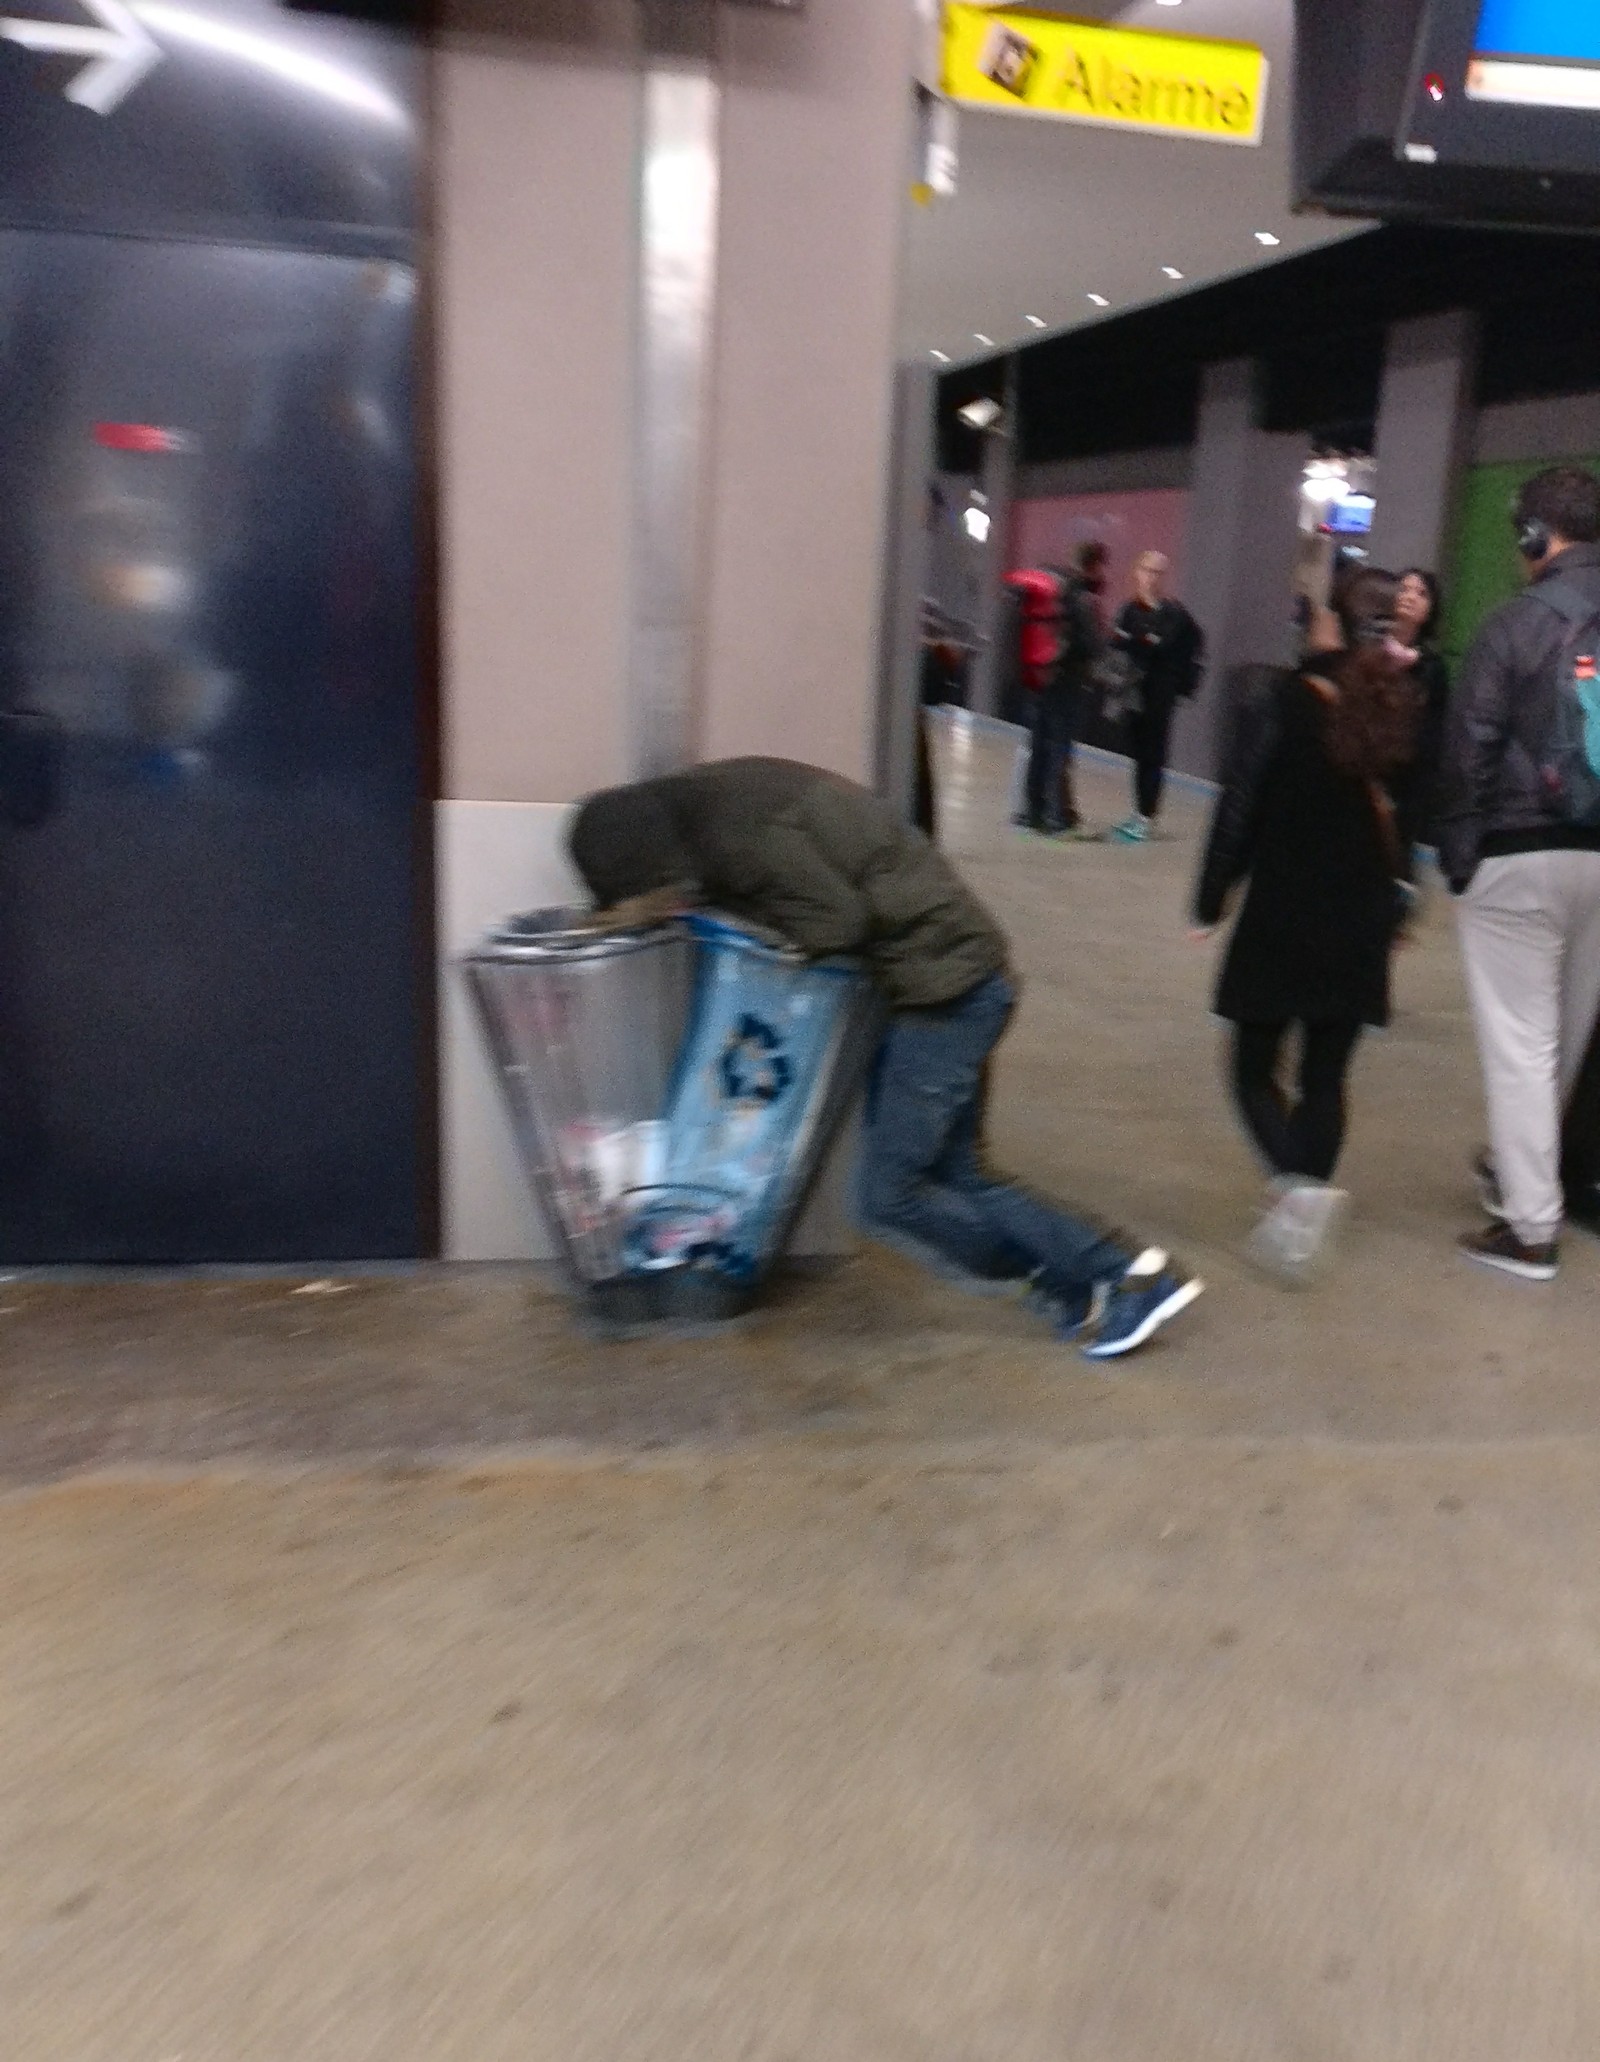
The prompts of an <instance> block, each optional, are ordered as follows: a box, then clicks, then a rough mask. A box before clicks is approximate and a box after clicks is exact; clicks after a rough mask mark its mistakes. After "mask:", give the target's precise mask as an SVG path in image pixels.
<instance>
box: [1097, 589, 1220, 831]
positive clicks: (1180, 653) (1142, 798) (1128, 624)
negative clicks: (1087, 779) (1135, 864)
mask: <svg viewBox="0 0 1600 2062" xmlns="http://www.w3.org/2000/svg"><path fill="white" fill-rule="evenodd" d="M1168 570H1169V566H1168V561H1167V560H1166V558H1165V557H1164V556H1163V555H1162V553H1160V552H1159V551H1145V552H1141V553H1140V555H1139V557H1138V558H1137V559H1136V560H1135V562H1134V568H1133V595H1132V598H1131V599H1130V600H1128V601H1125V602H1124V603H1123V605H1122V607H1121V608H1120V609H1119V610H1118V611H1117V620H1116V624H1115V626H1114V627H1113V629H1112V632H1111V639H1110V642H1111V648H1112V650H1113V651H1120V652H1124V653H1126V655H1127V656H1128V658H1129V659H1130V660H1131V661H1132V662H1133V666H1134V669H1135V672H1136V673H1137V676H1138V679H1137V687H1138V703H1137V706H1136V707H1135V709H1134V711H1133V713H1132V715H1131V716H1130V717H1129V718H1128V743H1129V746H1130V748H1131V750H1132V755H1133V814H1132V815H1131V816H1130V817H1129V818H1128V819H1127V821H1126V822H1125V823H1119V824H1118V825H1117V827H1116V829H1115V831H1113V833H1112V835H1113V837H1117V838H1121V839H1122V840H1123V841H1124V842H1125V843H1127V844H1131V845H1142V844H1143V843H1144V842H1145V840H1146V839H1147V838H1148V837H1149V836H1150V835H1151V833H1152V832H1153V831H1154V829H1155V822H1156V817H1157V816H1158V815H1159V814H1160V811H1161V791H1162V788H1163V786H1164V785H1165V782H1166V775H1167V745H1168V740H1169V738H1170V736H1171V733H1172V715H1173V711H1174V710H1175V709H1176V708H1177V706H1178V704H1179V703H1180V702H1186V701H1188V700H1189V699H1190V697H1191V696H1192V695H1193V694H1194V693H1195V691H1196V689H1197V688H1198V687H1199V685H1200V669H1201V667H1202V665H1203V664H1204V662H1205V651H1206V640H1205V634H1204V632H1203V631H1202V630H1201V628H1200V625H1199V624H1198V623H1197V622H1196V621H1195V619H1194V617H1193V616H1191V615H1190V613H1189V611H1188V610H1187V609H1186V608H1185V607H1184V605H1183V603H1182V602H1181V601H1174V600H1172V598H1171V597H1170V596H1169V595H1168V593H1167V591H1166V581H1167V573H1168Z"/></svg>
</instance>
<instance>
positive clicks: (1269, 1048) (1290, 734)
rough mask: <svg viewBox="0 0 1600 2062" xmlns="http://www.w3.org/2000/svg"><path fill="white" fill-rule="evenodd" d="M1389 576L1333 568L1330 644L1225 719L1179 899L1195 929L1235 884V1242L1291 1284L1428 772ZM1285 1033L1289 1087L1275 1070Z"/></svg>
mask: <svg viewBox="0 0 1600 2062" xmlns="http://www.w3.org/2000/svg"><path fill="white" fill-rule="evenodd" d="M1396 584H1397V583H1396V582H1395V580H1394V577H1393V576H1392V575H1391V574H1388V573H1380V572H1377V571H1363V572H1359V573H1356V574H1354V575H1351V576H1348V577H1347V578H1346V579H1345V580H1344V581H1343V582H1342V583H1341V585H1340V587H1339V589H1338V592H1337V594H1336V596H1335V608H1336V612H1337V615H1338V618H1339V623H1340V628H1341V633H1342V635H1343V637H1344V641H1345V647H1346V648H1345V649H1344V650H1343V651H1342V652H1338V653H1329V654H1326V655H1324V656H1322V657H1320V658H1314V659H1309V660H1308V661H1307V662H1306V663H1305V664H1304V665H1303V666H1302V667H1301V668H1300V669H1299V670H1298V671H1297V672H1294V673H1288V674H1279V675H1277V676H1276V677H1275V678H1274V679H1273V680H1272V681H1271V682H1270V683H1269V684H1268V685H1267V686H1266V687H1265V688H1264V690H1262V691H1260V692H1258V694H1257V697H1256V700H1255V702H1254V704H1253V705H1252V706H1251V707H1250V708H1248V709H1247V710H1245V711H1243V712H1242V713H1241V717H1240V720H1239V722H1238V725H1237V727H1236V730H1235V738H1234V746H1233V754H1232V760H1231V763H1230V765H1229V768H1228V773H1227V778H1226V782H1225V784H1224V787H1223V791H1222V794H1221V796H1220V798H1219V799H1218V802H1217V806H1216V812H1215V815H1214V817H1213V820H1212V825H1211V834H1210V838H1209V841H1208V843H1207V846H1206V851H1205V857H1204V861H1203V863H1202V866H1201V870H1200V878H1199V883H1198V886H1197V889H1196V893H1195V902H1194V923H1195V926H1196V931H1197V934H1198V935H1201V936H1207V937H1209V936H1210V935H1211V934H1212V932H1213V931H1214V930H1215V929H1216V927H1217V925H1219V924H1220V923H1221V921H1222V919H1223V916H1224V914H1225V911H1226V908H1227V904H1228V901H1229V897H1230V895H1231V894H1232V891H1233V890H1234V888H1235V887H1236V886H1237V885H1238V884H1239V882H1241V881H1242V880H1245V879H1248V881H1249V888H1248V892H1247V894H1246V896H1245V900H1244V905H1243V908H1242V909H1241V911H1240V914H1239V920H1238V923H1237V924H1236V925H1235V927H1234V932H1233V938H1232V941H1231V943H1230V946H1229V949H1228V953H1227V957H1226V960H1225V962H1224V965H1223V969H1222V978H1221V981H1220V984H1219V987H1218V993H1217V1004H1216V1007H1217V1013H1218V1015H1219V1016H1222V1017H1224V1018H1227V1019H1229V1020H1230V1021H1231V1022H1232V1023H1233V1025H1234V1027H1235V1030H1234V1043H1233V1088H1234V1094H1235V1097H1236V1099H1237V1101H1238V1106H1239V1111H1240V1114H1241V1116H1242V1117H1243V1119H1244V1122H1245V1125H1246V1127H1247V1129H1248V1130H1249V1132H1250V1135H1251V1137H1252V1139H1253V1140H1254V1141H1255V1143H1256V1145H1257V1146H1258V1147H1259V1149H1260V1151H1261V1154H1262V1157H1263V1158H1264V1159H1265V1161H1266V1162H1267V1165H1268V1167H1269V1168H1270V1169H1271V1172H1272V1176H1273V1181H1274V1200H1273V1202H1272V1205H1271V1207H1270V1208H1269V1210H1268V1211H1267V1213H1266V1215H1265V1216H1264V1217H1263V1219H1262V1222H1261V1224H1260V1226H1259V1227H1258V1229H1257V1231H1256V1234H1255V1236H1254V1238H1253V1240H1252V1242H1251V1251H1252V1253H1253V1255H1254V1256H1255V1258H1256V1259H1257V1260H1258V1261H1260V1262H1261V1263H1262V1264H1264V1265H1265V1266H1267V1267H1269V1268H1270V1269H1271V1270H1272V1271H1273V1272H1274V1273H1276V1274H1278V1275H1280V1276H1282V1277H1283V1278H1285V1279H1287V1280H1291V1281H1298V1280H1300V1279H1302V1278H1304V1277H1305V1275H1306V1274H1307V1273H1309V1271H1310V1270H1311V1269H1312V1268H1313V1266H1314V1265H1315V1264H1316V1262H1317V1261H1318V1260H1319V1259H1320V1258H1321V1257H1322V1255H1323V1253H1324V1251H1325V1250H1326V1247H1327V1244H1328V1241H1329V1238H1330V1236H1331V1234H1332V1232H1333V1229H1334V1227H1335V1225H1336V1224H1337V1222H1338V1219H1339V1217H1340V1216H1341V1215H1342V1213H1343V1209H1344V1206H1345V1203H1346V1201H1347V1198H1346V1196H1345V1194H1344V1192H1343V1191H1342V1190H1340V1189H1336V1188H1335V1187H1333V1186H1332V1178H1333V1174H1334V1171H1335V1169H1336V1168H1337V1166H1338V1162H1339V1155H1340V1152H1341V1150H1342V1148H1343V1145H1344V1134H1345V1080H1346V1076H1347V1074H1348V1072H1349V1068H1350V1062H1351V1059H1352V1058H1353V1056H1354V1054H1355V1050H1356V1047H1357V1045H1358V1043H1359V1042H1360V1039H1361V1035H1362V1032H1363V1030H1364V1029H1365V1027H1366V1026H1368V1025H1378V1024H1384V1023H1387V1021H1388V1017H1389V965H1390V958H1391V955H1392V952H1393V949H1394V944H1395V940H1396V936H1397V934H1398V932H1399V930H1400V928H1401V926H1402V923H1403V920H1404V915H1405V911H1406V910H1407V908H1408V907H1409V902H1410V898H1411V894H1412V890H1411V886H1410V880H1411V844H1412V832H1411V820H1412V813H1413V810H1414V808H1415V802H1416V797H1417V796H1418V794H1419V793H1420V792H1421V791H1422V789H1423V787H1424V785H1425V779H1426V769H1425V768H1423V767H1422V766H1420V764H1419V762H1418V748H1419V741H1420V738H1421V735H1422V713H1423V712H1422V699H1421V696H1420V694H1419V692H1418V690H1417V687H1416V684H1415V682H1414V680H1413V678H1412V671H1413V668H1414V665H1415V654H1414V652H1412V651H1409V650H1408V649H1407V648H1405V647H1404V646H1402V645H1400V644H1399V643H1397V642H1396V640H1395V638H1394V636H1393V611H1394V598H1395V589H1396ZM1296 1027H1298V1030H1299V1034H1300V1065H1299V1084H1298V1090H1297V1092H1296V1093H1295V1094H1293V1095H1291V1094H1289V1093H1288V1092H1287V1091H1286V1090H1285V1088H1284V1086H1283V1085H1282V1082H1281V1079H1280V1069H1281V1067H1282V1064H1283V1060H1284V1051H1285V1046H1286V1044H1287V1042H1288V1040H1289V1036H1290V1033H1291V1031H1292V1030H1294V1029H1295V1028H1296Z"/></svg>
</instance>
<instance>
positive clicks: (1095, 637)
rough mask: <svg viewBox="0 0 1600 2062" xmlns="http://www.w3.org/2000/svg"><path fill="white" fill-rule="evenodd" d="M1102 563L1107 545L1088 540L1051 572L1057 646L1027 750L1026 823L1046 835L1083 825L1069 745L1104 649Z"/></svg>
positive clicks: (1074, 738)
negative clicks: (1070, 565)
mask: <svg viewBox="0 0 1600 2062" xmlns="http://www.w3.org/2000/svg"><path fill="white" fill-rule="evenodd" d="M1105 564H1106V547H1105V546H1104V545H1103V544H1099V543H1095V542H1093V541H1091V542H1090V543H1088V544H1084V545H1081V546H1080V547H1079V550H1078V564H1077V569H1076V571H1073V572H1068V571H1066V570H1064V569H1062V570H1060V571H1057V573H1056V577H1057V579H1058V580H1059V581H1060V583H1061V613H1060V619H1059V629H1058V638H1059V651H1058V653H1057V656H1056V659H1055V662H1054V664H1053V665H1052V666H1051V667H1050V669H1049V671H1048V672H1047V673H1046V675H1045V677H1044V680H1043V681H1042V683H1041V684H1040V687H1039V690H1038V692H1037V693H1036V694H1035V696H1034V697H1033V704H1034V706H1033V744H1032V748H1031V750H1030V752H1029V754H1028V786H1027V820H1028V828H1029V829H1030V830H1035V831H1040V832H1042V833H1043V834H1044V835H1045V836H1046V837H1059V836H1060V835H1061V834H1062V833H1063V832H1069V833H1070V832H1073V831H1078V830H1081V829H1082V827H1083V826H1082V819H1081V818H1080V816H1079V814H1078V803H1077V796H1076V793H1075V791H1074V786H1073V747H1074V745H1075V744H1076V742H1077V736H1078V731H1079V729H1080V728H1081V726H1082V722H1083V708H1084V697H1085V693H1086V690H1087V688H1088V684H1089V674H1090V672H1091V670H1092V668H1093V666H1094V663H1095V661H1096V660H1097V659H1098V658H1099V657H1100V654H1101V652H1102V651H1103V650H1104V649H1105V634H1104V631H1103V630H1102V628H1101V624H1100V611H1099V609H1098V607H1097V606H1096V603H1095V596H1096V595H1097V594H1098V593H1099V592H1100V589H1101V587H1102V586H1103V584H1104V579H1105Z"/></svg>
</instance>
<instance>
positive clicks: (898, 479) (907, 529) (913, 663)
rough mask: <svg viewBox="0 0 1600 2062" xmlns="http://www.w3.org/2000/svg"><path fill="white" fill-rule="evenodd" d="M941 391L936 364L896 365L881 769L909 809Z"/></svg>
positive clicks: (893, 795) (888, 792)
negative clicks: (936, 412)
mask: <svg viewBox="0 0 1600 2062" xmlns="http://www.w3.org/2000/svg"><path fill="white" fill-rule="evenodd" d="M935 391H936V383H935V380H934V378H933V373H932V370H931V368H929V367H925V366H922V365H914V364H903V365H901V366H900V367H899V368H898V370H897V371H896V374H895V391H894V432H893V441H892V444H891V447H890V465H889V520H888V525H887V530H888V574H887V578H886V580H885V583H884V598H883V651H882V660H881V666H880V670H879V677H878V728H877V740H876V750H875V752H874V768H873V771H874V776H875V778H876V781H877V786H878V792H879V793H880V794H881V795H884V796H887V797H888V798H889V800H891V801H892V802H893V803H894V804H895V806H896V807H897V808H899V809H901V810H903V811H904V812H905V814H906V815H908V816H909V815H910V813H911V805H912V798H913V794H914V785H915V775H916V743H917V726H918V725H919V724H920V723H921V721H922V598H923V596H924V594H926V593H927V591H928V572H929V563H928V561H929V549H928V546H929V538H928V492H929V488H930V486H931V484H932V481H933V464H934V458H935V456H936V453H935V428H936V424H935V417H934V410H935Z"/></svg>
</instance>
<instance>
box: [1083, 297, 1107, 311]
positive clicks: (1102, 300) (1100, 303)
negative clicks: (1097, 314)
mask: <svg viewBox="0 0 1600 2062" xmlns="http://www.w3.org/2000/svg"><path fill="white" fill-rule="evenodd" d="M1086 298H1087V299H1089V300H1091V301H1093V302H1094V304H1095V306H1096V307H1097V308H1109V307H1110V306H1111V303H1110V302H1109V301H1108V300H1107V299H1106V297H1105V295H1104V294H1089V295H1088V296H1087V297H1086Z"/></svg>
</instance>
